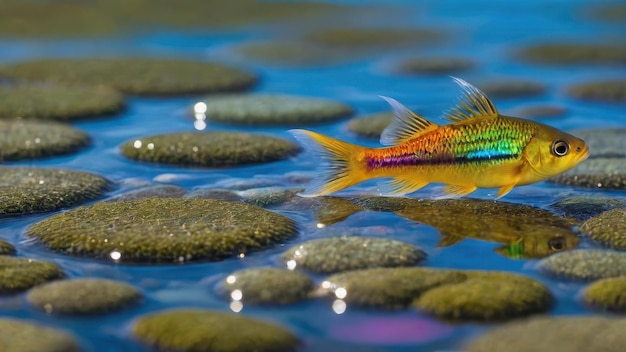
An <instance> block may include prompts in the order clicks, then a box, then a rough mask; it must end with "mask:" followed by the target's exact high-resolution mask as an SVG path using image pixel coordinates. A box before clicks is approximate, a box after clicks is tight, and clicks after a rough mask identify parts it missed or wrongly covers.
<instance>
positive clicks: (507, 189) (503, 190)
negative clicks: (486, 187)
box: [496, 182, 517, 199]
mask: <svg viewBox="0 0 626 352" xmlns="http://www.w3.org/2000/svg"><path fill="white" fill-rule="evenodd" d="M515 185H517V182H515V183H511V184H509V185H506V186H502V187H500V189H499V190H498V195H497V196H496V199H500V198H502V197H504V196H506V195H507V194H508V193H509V192H511V190H512V189H513V187H515Z"/></svg>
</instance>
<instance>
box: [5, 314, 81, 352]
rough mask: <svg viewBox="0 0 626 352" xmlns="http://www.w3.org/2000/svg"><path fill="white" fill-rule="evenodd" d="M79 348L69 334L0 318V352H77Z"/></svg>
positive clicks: (21, 321) (30, 323)
mask: <svg viewBox="0 0 626 352" xmlns="http://www.w3.org/2000/svg"><path fill="white" fill-rule="evenodd" d="M80 350H81V348H80V346H79V345H78V342H77V341H76V338H75V337H74V336H72V335H70V334H69V333H67V332H65V331H63V330H60V329H56V328H49V327H44V326H42V325H39V324H36V323H34V322H29V321H26V320H19V319H12V318H0V351H15V352H27V351H46V352H78V351H80Z"/></svg>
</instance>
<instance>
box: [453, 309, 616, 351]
mask: <svg viewBox="0 0 626 352" xmlns="http://www.w3.org/2000/svg"><path fill="white" fill-rule="evenodd" d="M624 329H626V319H612V318H606V317H598V316H584V317H583V316H581V317H576V316H574V317H572V316H567V317H550V316H537V317H532V318H529V319H525V320H518V321H515V322H511V323H508V324H504V325H500V326H498V327H496V328H495V329H493V330H491V331H489V332H487V333H485V334H483V335H481V336H479V337H478V338H476V339H474V340H472V341H471V342H470V343H469V344H467V346H466V348H464V349H463V350H464V351H469V352H495V351H507V352H529V351H555V352H556V351H564V352H565V351H567V352H588V351H603V352H621V351H623V349H624V345H625V344H626V334H624V333H623V332H624Z"/></svg>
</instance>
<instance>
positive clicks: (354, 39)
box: [305, 27, 444, 50]
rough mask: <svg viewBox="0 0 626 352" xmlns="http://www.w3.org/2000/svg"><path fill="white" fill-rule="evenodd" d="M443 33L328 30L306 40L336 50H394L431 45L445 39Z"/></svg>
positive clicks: (314, 34) (420, 29) (344, 28)
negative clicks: (405, 46) (396, 48)
mask: <svg viewBox="0 0 626 352" xmlns="http://www.w3.org/2000/svg"><path fill="white" fill-rule="evenodd" d="M443 37H444V35H443V33H442V32H440V31H437V30H432V29H422V28H392V27H384V28H360V27H338V28H327V29H322V30H319V31H317V32H312V33H309V34H307V35H306V36H305V39H306V40H308V41H310V42H312V43H316V44H321V45H327V46H330V47H335V48H350V49H353V50H354V49H374V48H393V47H397V46H401V45H405V44H407V43H412V44H414V45H418V44H429V43H433V42H438V41H441V40H442V39H443Z"/></svg>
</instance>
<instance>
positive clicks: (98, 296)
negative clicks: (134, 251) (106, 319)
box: [26, 279, 141, 315]
mask: <svg viewBox="0 0 626 352" xmlns="http://www.w3.org/2000/svg"><path fill="white" fill-rule="evenodd" d="M26 298H27V299H28V302H29V303H30V304H32V305H33V306H35V307H37V308H39V309H40V310H43V311H45V312H46V313H48V314H60V315H94V314H105V313H109V312H113V311H117V310H120V309H122V308H124V307H127V306H129V305H132V304H133V303H136V302H137V301H138V300H139V299H141V293H139V291H137V290H136V289H135V288H133V287H132V286H130V285H128V284H125V283H122V282H117V281H113V280H107V279H73V280H60V281H54V282H51V283H47V284H44V285H39V286H37V287H34V288H32V289H31V290H30V291H28V294H27V297H26Z"/></svg>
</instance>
